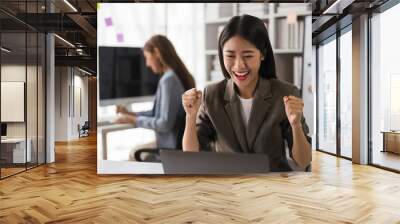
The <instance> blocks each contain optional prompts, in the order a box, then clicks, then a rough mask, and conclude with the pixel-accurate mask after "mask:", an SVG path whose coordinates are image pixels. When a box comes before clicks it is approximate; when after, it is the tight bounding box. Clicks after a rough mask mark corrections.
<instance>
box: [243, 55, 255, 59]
mask: <svg viewBox="0 0 400 224" xmlns="http://www.w3.org/2000/svg"><path fill="white" fill-rule="evenodd" d="M244 57H245V58H252V57H253V55H245V56H244Z"/></svg>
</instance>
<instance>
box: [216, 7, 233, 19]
mask: <svg viewBox="0 0 400 224" xmlns="http://www.w3.org/2000/svg"><path fill="white" fill-rule="evenodd" d="M218 15H219V18H227V17H232V16H233V4H232V3H225V4H222V3H221V4H219V8H218Z"/></svg>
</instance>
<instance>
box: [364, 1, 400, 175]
mask: <svg viewBox="0 0 400 224" xmlns="http://www.w3.org/2000/svg"><path fill="white" fill-rule="evenodd" d="M398 21H400V4H398V5H396V6H394V7H392V8H390V9H388V10H386V11H384V12H383V13H380V14H375V15H374V16H373V17H372V19H371V29H372V30H371V31H372V32H371V35H372V36H371V40H372V43H371V44H372V46H371V47H372V48H371V60H372V61H371V62H372V63H371V69H372V72H371V101H370V104H371V107H370V108H371V111H370V116H371V122H372V124H371V138H372V139H371V140H372V155H371V156H372V163H373V164H376V165H380V166H384V167H388V168H391V169H396V170H400V155H399V154H400V100H399V98H398V97H399V96H400V63H399V60H398V54H399V52H400V44H399V39H400V33H399V32H398V29H396V27H398Z"/></svg>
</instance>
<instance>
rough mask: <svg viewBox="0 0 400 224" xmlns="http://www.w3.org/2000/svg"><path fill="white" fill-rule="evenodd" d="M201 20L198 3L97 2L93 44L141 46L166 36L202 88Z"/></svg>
mask: <svg viewBox="0 0 400 224" xmlns="http://www.w3.org/2000/svg"><path fill="white" fill-rule="evenodd" d="M204 21H205V19H204V4H202V3H198V4H192V3H186V4H183V3H179V4H171V3H168V4H162V3H158V4H153V3H150V4H147V3H138V4H130V3H99V9H98V12H97V26H98V29H97V34H98V35H97V38H98V39H97V43H98V46H116V47H143V45H144V44H145V42H146V41H147V40H148V39H150V37H151V36H153V35H155V34H162V35H166V36H167V37H168V38H169V39H170V40H171V42H172V43H173V45H174V47H175V49H176V51H177V53H178V55H179V56H180V58H181V59H182V61H183V62H184V64H185V65H186V67H187V69H188V70H189V72H190V73H191V74H192V75H193V76H194V78H195V80H196V83H197V84H198V87H200V88H202V87H204V85H205V57H204V55H205V51H204V49H205V46H204V43H205V42H204V37H205V35H204V29H205V27H204ZM118 35H122V36H123V40H121V39H118ZM100 75H101V74H100Z"/></svg>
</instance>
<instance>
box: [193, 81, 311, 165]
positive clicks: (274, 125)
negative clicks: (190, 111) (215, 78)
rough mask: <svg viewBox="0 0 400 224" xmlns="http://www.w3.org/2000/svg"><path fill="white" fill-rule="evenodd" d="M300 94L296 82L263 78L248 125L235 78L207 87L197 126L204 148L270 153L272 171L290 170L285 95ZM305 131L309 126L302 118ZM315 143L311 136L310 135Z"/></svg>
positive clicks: (289, 140) (259, 84) (201, 145)
mask: <svg viewBox="0 0 400 224" xmlns="http://www.w3.org/2000/svg"><path fill="white" fill-rule="evenodd" d="M288 95H294V96H297V97H299V90H298V89H297V88H296V87H295V86H294V85H292V84H289V83H286V82H283V81H279V80H277V79H270V80H267V79H263V78H260V79H259V81H258V83H257V87H256V91H255V95H254V100H253V106H252V109H251V113H250V118H249V122H248V127H247V128H246V127H245V126H244V124H243V119H242V114H241V113H242V112H241V104H240V100H239V98H238V96H237V94H236V87H235V85H234V83H233V81H232V79H229V80H223V81H221V82H219V83H216V84H212V85H209V86H207V87H206V88H205V89H204V94H203V102H202V105H201V106H200V110H199V113H198V117H197V121H196V127H197V136H198V139H199V143H200V149H201V150H205V151H217V152H239V153H266V154H268V156H269V159H270V165H271V170H272V171H289V170H291V168H290V166H289V165H288V161H287V157H286V150H285V142H284V140H286V142H287V144H288V147H289V153H290V156H292V153H291V148H292V143H293V137H292V130H291V126H290V123H289V121H288V119H287V117H286V113H285V107H284V104H283V99H282V98H283V96H288ZM302 125H303V131H304V133H305V134H306V136H307V134H308V127H307V124H306V122H305V119H304V117H303V118H302ZM307 140H308V141H309V142H310V143H311V138H310V137H309V136H307Z"/></svg>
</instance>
